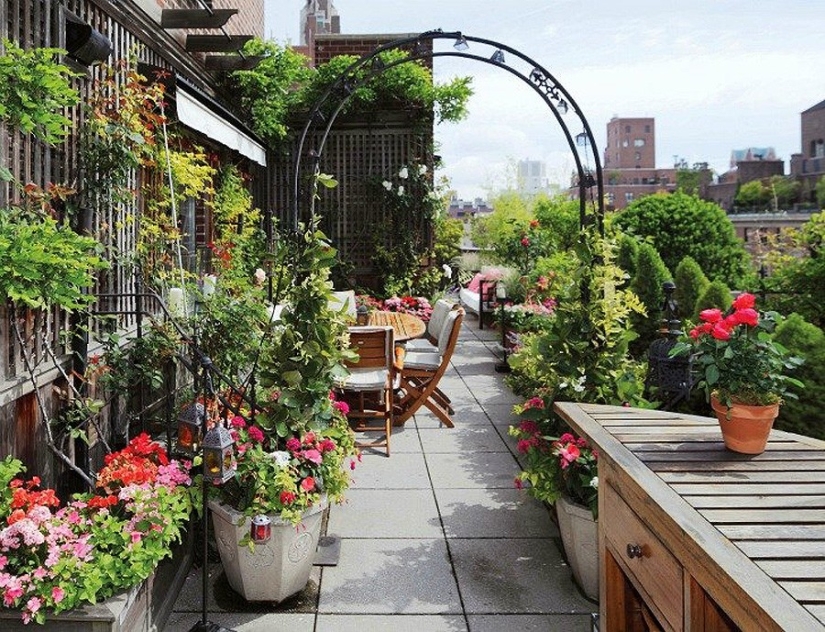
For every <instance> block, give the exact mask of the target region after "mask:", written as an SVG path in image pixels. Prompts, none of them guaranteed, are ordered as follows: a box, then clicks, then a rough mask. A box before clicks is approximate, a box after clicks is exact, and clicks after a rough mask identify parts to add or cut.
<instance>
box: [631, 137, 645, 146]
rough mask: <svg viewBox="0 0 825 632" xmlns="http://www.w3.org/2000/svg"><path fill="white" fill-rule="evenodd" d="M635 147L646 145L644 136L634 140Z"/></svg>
mask: <svg viewBox="0 0 825 632" xmlns="http://www.w3.org/2000/svg"><path fill="white" fill-rule="evenodd" d="M633 146H634V147H644V146H645V139H644V138H636V139H635V140H634V141H633Z"/></svg>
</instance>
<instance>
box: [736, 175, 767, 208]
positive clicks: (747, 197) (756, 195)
mask: <svg viewBox="0 0 825 632" xmlns="http://www.w3.org/2000/svg"><path fill="white" fill-rule="evenodd" d="M770 196H771V192H770V191H769V190H768V189H766V188H765V187H764V186H763V185H762V183H761V182H760V181H759V180H751V181H750V182H745V183H743V184H741V185H740V186H739V191H737V193H736V197H735V198H734V199H733V202H734V204H736V205H737V206H744V207H746V208H752V209H756V208H759V209H761V208H763V207H765V206H767V204H768V201H769V200H770Z"/></svg>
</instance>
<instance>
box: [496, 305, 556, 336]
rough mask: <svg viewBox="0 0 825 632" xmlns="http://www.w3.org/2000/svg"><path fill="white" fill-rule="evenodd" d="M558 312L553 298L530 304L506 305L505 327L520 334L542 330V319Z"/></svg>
mask: <svg viewBox="0 0 825 632" xmlns="http://www.w3.org/2000/svg"><path fill="white" fill-rule="evenodd" d="M555 310H556V301H555V300H553V299H552V298H548V299H545V300H544V301H541V302H528V303H518V304H515V305H514V304H511V303H506V304H505V305H504V325H505V326H506V327H509V328H511V329H514V330H515V331H518V332H522V333H523V332H528V331H537V330H539V329H541V323H542V320H541V319H542V318H546V317H548V316H552V315H553V312H555Z"/></svg>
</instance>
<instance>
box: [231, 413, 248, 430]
mask: <svg viewBox="0 0 825 632" xmlns="http://www.w3.org/2000/svg"><path fill="white" fill-rule="evenodd" d="M230 425H231V426H232V427H233V428H246V420H245V419H244V418H243V417H241V416H240V415H236V416H235V417H233V418H232V421H231V422H230Z"/></svg>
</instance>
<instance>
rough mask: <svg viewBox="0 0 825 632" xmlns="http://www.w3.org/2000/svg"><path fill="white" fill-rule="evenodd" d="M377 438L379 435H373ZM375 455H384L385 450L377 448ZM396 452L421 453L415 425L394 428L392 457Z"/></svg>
mask: <svg viewBox="0 0 825 632" xmlns="http://www.w3.org/2000/svg"><path fill="white" fill-rule="evenodd" d="M373 436H377V435H373ZM376 450H378V452H375V454H384V449H383V448H376ZM396 452H418V453H420V452H421V440H420V438H419V437H418V430H417V429H416V427H415V424H414V423H408V424H405V425H404V426H401V427H394V428H393V429H392V434H391V435H390V455H394V454H395V453H396Z"/></svg>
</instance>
